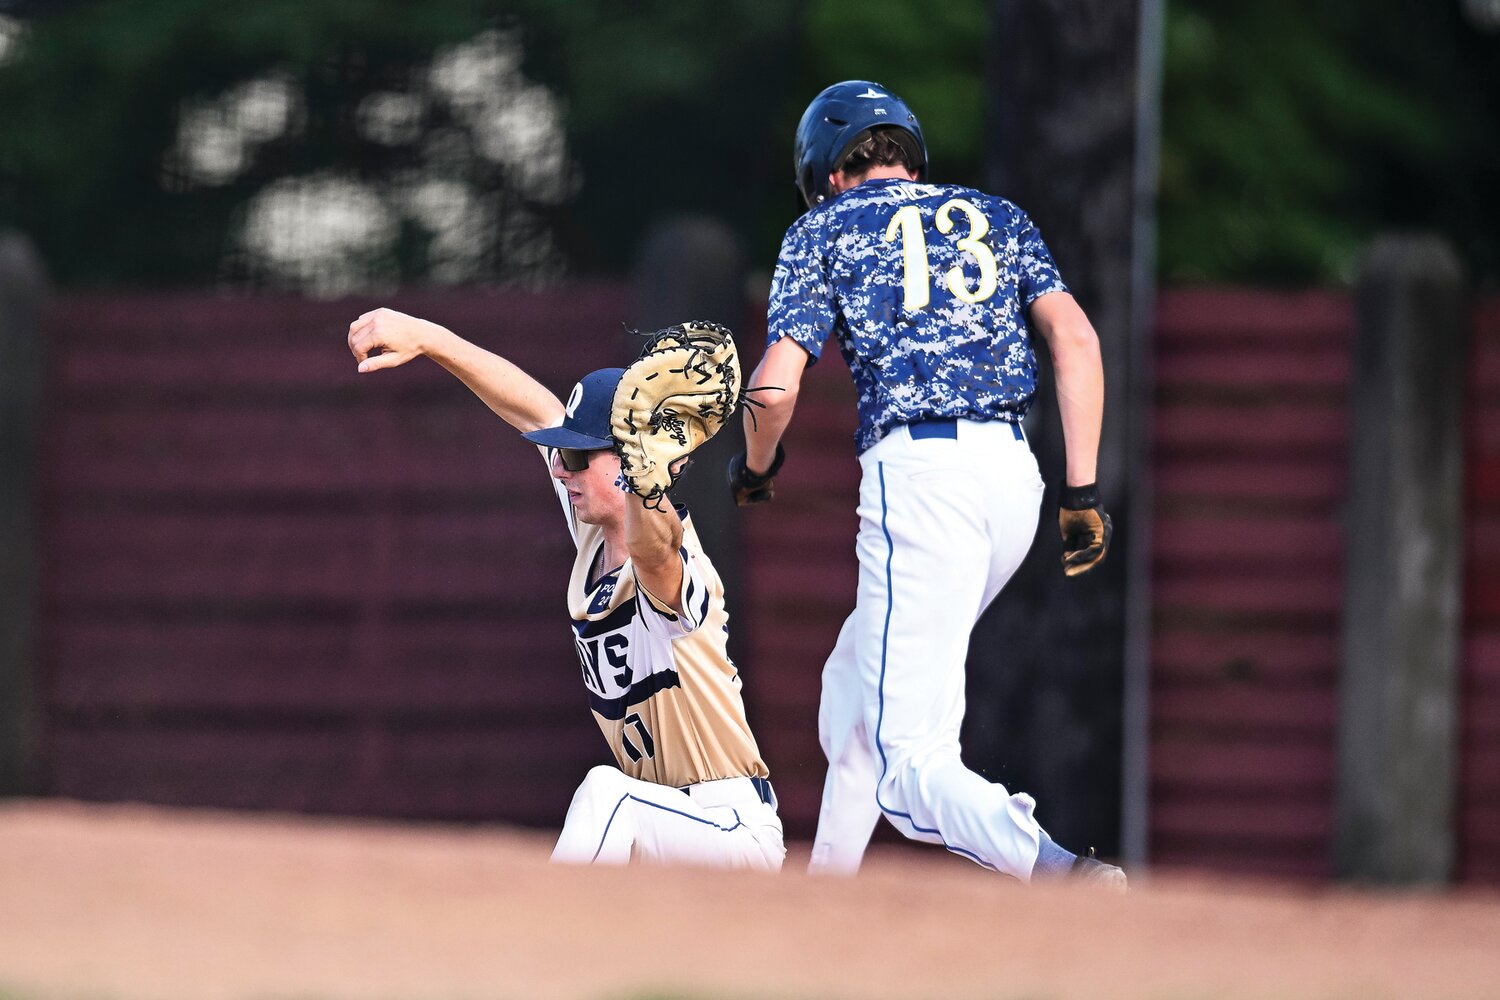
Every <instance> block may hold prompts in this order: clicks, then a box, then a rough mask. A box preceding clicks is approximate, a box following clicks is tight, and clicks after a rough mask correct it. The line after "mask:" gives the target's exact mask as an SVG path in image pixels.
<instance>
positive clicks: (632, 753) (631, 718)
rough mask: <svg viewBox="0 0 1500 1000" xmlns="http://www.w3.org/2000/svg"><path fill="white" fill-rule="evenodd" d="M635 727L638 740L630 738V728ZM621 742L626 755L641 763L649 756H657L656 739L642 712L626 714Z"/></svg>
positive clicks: (621, 732)
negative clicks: (652, 735) (642, 716)
mask: <svg viewBox="0 0 1500 1000" xmlns="http://www.w3.org/2000/svg"><path fill="white" fill-rule="evenodd" d="M631 729H634V730H635V733H636V740H639V741H640V745H639V746H637V745H636V740H632V739H631V738H630V730H631ZM620 744H621V746H623V747H624V748H625V756H627V757H629V758H630V759H631V760H632V761H634V762H635V763H637V764H639V763H640V762H641V761H642V760H644V759H645V758H647V757H655V756H656V740H654V739H652V738H651V730H649V729H647V728H646V723H645V721H644V720H642V719H641V713H639V712H631V713H630V714H629V715H627V716H625V728H624V729H622V730H621V731H620Z"/></svg>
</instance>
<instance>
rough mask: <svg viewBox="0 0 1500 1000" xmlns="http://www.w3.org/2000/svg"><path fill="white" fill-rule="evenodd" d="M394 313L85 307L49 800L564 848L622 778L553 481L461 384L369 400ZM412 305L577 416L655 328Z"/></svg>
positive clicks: (50, 577)
mask: <svg viewBox="0 0 1500 1000" xmlns="http://www.w3.org/2000/svg"><path fill="white" fill-rule="evenodd" d="M373 304H374V303H372V302H338V303H311V302H301V301H294V300H284V299H251V300H244V299H218V298H210V297H177V296H153V297H147V296H128V297H70V298H67V299H65V300H64V301H62V302H61V303H60V304H59V305H58V306H57V308H56V309H55V311H54V314H53V317H52V322H51V338H52V342H51V364H52V371H51V383H50V386H49V391H48V402H47V421H46V431H45V434H46V439H45V444H44V448H45V459H44V466H43V473H42V486H41V497H40V500H41V506H42V514H43V526H42V532H43V541H42V545H41V553H40V556H41V591H42V593H41V602H40V604H41V611H40V616H41V620H40V622H39V633H40V660H41V663H40V668H41V677H40V678H39V692H38V697H39V702H40V704H39V714H40V720H39V721H40V735H41V748H40V749H41V764H42V767H41V772H42V775H43V780H44V789H45V791H46V792H48V793H51V794H55V795H63V796H75V797H79V798H85V799H137V800H145V801H151V802H165V803H187V804H204V805H215V806H229V807H245V808H272V809H296V810H311V811H332V812H342V813H373V814H382V815H395V816H422V817H442V818H455V819H478V818H494V817H503V818H506V819H510V820H515V821H521V822H531V823H549V824H550V823H553V822H555V821H556V820H557V819H558V818H559V817H560V816H561V815H562V812H563V811H564V810H565V808H566V806H567V802H568V799H569V797H570V794H571V790H572V788H573V786H574V785H575V784H576V782H577V779H578V777H579V776H580V775H581V774H582V773H583V771H584V769H585V768H586V767H587V766H588V765H589V764H591V763H593V762H595V761H596V760H602V759H603V746H602V742H601V741H600V740H599V738H598V735H597V730H595V729H594V726H593V723H592V721H591V720H590V718H589V716H588V713H587V711H586V702H585V701H584V699H583V694H582V689H581V687H580V685H579V684H578V679H577V669H578V668H577V665H576V662H575V655H574V652H573V649H572V646H571V644H570V643H569V642H568V639H567V637H568V632H567V625H566V622H565V621H563V620H562V618H561V617H560V612H559V610H558V598H557V595H558V594H559V593H560V592H561V590H562V588H563V587H564V585H565V582H566V578H567V571H568V566H569V564H570V562H571V554H570V551H571V547H570V544H569V542H568V538H567V534H566V531H565V530H564V529H563V526H562V523H561V515H560V514H559V513H558V511H557V508H556V504H555V501H554V500H553V499H552V494H551V491H550V490H549V489H548V488H547V486H546V483H545V480H544V478H543V477H544V476H545V475H546V470H545V468H544V467H543V466H542V464H541V462H540V461H539V459H538V457H537V455H536V452H535V450H534V449H532V448H531V447H530V446H527V445H526V444H525V443H524V442H522V441H521V440H520V439H519V438H518V437H517V436H516V435H515V434H514V433H512V432H511V431H510V430H509V429H508V428H506V427H505V426H504V424H502V423H501V422H500V421H499V420H497V419H495V418H494V417H493V416H492V415H491V414H490V413H489V412H488V411H487V410H486V409H485V408H484V406H483V405H482V404H480V403H479V402H478V401H476V400H475V399H474V398H473V397H472V396H470V395H469V394H468V393H467V392H465V391H463V390H462V388H461V387H459V386H458V385H457V384H456V383H455V382H454V381H453V380H452V379H451V377H449V376H448V375H446V374H445V373H442V372H441V371H440V370H439V369H438V368H437V367H436V366H435V365H432V364H430V363H427V362H420V363H418V364H413V365H408V366H407V367H405V368H402V369H400V370H398V371H394V372H387V373H383V374H381V375H377V376H367V377H358V376H356V373H355V371H354V362H353V359H352V358H351V357H350V355H349V353H348V350H347V348H346V346H345V335H346V332H347V326H348V323H349V321H350V320H352V319H353V318H354V317H355V316H356V315H357V314H358V313H359V312H360V311H362V310H364V309H366V308H369V307H371V306H372V305H373ZM397 304H399V305H402V306H404V307H406V308H409V309H410V310H411V311H413V312H417V313H419V314H423V315H428V316H431V317H432V318H434V319H438V320H440V321H443V322H445V323H447V324H449V325H451V326H453V327H454V328H456V329H459V330H462V331H463V332H465V333H466V334H468V335H469V336H470V337H472V338H473V339H475V340H476V341H478V342H480V343H481V344H485V345H488V346H494V347H496V348H499V349H502V350H504V351H505V352H507V353H508V354H510V355H511V356H513V357H514V358H515V359H516V360H517V361H518V362H519V363H521V364H522V365H524V366H525V367H527V368H528V369H530V370H532V371H533V372H535V373H536V374H537V375H538V377H540V378H541V379H542V380H543V381H545V382H547V383H548V384H549V385H551V386H552V387H553V388H555V389H560V390H562V391H566V389H567V387H568V386H569V385H571V383H572V381H573V379H574V378H575V377H576V376H577V375H578V374H580V373H581V372H583V371H587V370H589V369H591V368H593V367H597V366H600V365H603V364H606V363H614V362H616V361H617V360H618V358H619V348H620V338H619V334H618V331H619V329H620V322H621V320H623V319H625V318H627V316H628V300H627V297H626V295H625V294H624V293H623V291H622V290H620V289H615V288H603V289H591V290H590V289H585V290H570V291H568V292H567V293H559V294H555V295H544V296H543V295H520V294H506V295H476V294H472V293H470V294H465V295H463V296H461V297H455V298H451V299H450V298H442V297H435V296H433V297H420V296H406V297H403V298H402V299H401V300H400V301H399V302H398V303H397Z"/></svg>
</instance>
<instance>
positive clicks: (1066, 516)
mask: <svg viewBox="0 0 1500 1000" xmlns="http://www.w3.org/2000/svg"><path fill="white" fill-rule="evenodd" d="M1057 527H1058V530H1059V531H1060V532H1061V533H1062V542H1063V556H1062V564H1063V572H1064V573H1066V574H1067V575H1068V576H1079V575H1081V574H1083V573H1087V572H1088V571H1089V570H1091V569H1093V568H1094V567H1095V566H1097V565H1099V564H1100V563H1102V562H1103V561H1104V557H1105V555H1106V554H1107V553H1108V552H1109V540H1110V537H1111V536H1112V535H1113V534H1114V531H1115V527H1114V523H1113V522H1112V521H1110V519H1109V515H1108V514H1106V513H1105V512H1104V505H1103V504H1102V503H1100V502H1099V486H1098V484H1097V483H1089V484H1088V485H1087V486H1066V487H1064V488H1063V491H1062V497H1061V499H1060V502H1059V509H1058V511H1057Z"/></svg>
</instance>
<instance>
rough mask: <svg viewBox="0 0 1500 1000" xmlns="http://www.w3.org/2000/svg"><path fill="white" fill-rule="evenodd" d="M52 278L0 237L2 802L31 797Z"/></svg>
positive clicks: (17, 241)
mask: <svg viewBox="0 0 1500 1000" xmlns="http://www.w3.org/2000/svg"><path fill="white" fill-rule="evenodd" d="M45 298H46V278H45V275H44V273H43V270H42V265H41V261H40V259H39V258H38V257H37V254H36V251H35V250H34V249H33V248H32V245H31V242H30V241H29V240H27V239H26V238H25V237H23V236H21V235H20V234H18V233H14V232H5V231H0V796H7V795H24V794H27V793H29V792H31V791H33V788H32V774H31V767H30V764H31V731H30V728H31V719H30V710H31V699H32V677H33V676H34V674H35V671H34V664H35V643H34V640H33V621H34V618H35V608H36V557H35V548H36V517H35V509H36V506H35V495H36V480H37V477H36V466H37V436H38V429H39V419H38V411H39V410H40V408H41V398H42V379H43V357H44V351H43V346H42V305H43V302H44V300H45Z"/></svg>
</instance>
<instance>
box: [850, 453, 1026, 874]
mask: <svg viewBox="0 0 1500 1000" xmlns="http://www.w3.org/2000/svg"><path fill="white" fill-rule="evenodd" d="M876 468H877V469H878V470H879V472H880V530H881V531H882V532H883V533H884V534H885V627H884V629H883V630H882V632H881V634H880V684H879V687H878V694H879V698H880V709H879V712H878V714H877V715H876V717H875V749H876V750H878V751H880V780H879V781H877V782H876V783H875V804H876V805H877V806H879V807H880V811H881V812H883V813H889V814H890V815H892V816H900V817H902V818H904V819H905V820H906V821H907V822H908V823H910V824H911V828H912V829H913V830H916V831H917V832H919V833H931V834H936V835H937V837H938V838H939V839H940V840H942V842H943V846H944V847H945V848H947V849H948V850H950V851H952V852H953V853H954V854H959V855H962V856H963V857H966V858H968V859H969V860H970V861H972V862H974V863H975V864H977V865H979V866H980V867H982V868H988V869H990V870H991V871H995V870H997V869H996V868H995V866H994V865H992V864H990V863H989V862H987V861H985V860H984V859H983V858H981V857H980V856H979V855H977V854H975V853H974V852H973V851H966V850H964V849H963V848H962V847H954V846H953V845H952V844H950V843H948V839H947V838H946V837H944V836H943V832H942V831H941V830H933V829H929V828H928V827H925V826H919V825H917V821H916V820H914V819H912V816H911V813H905V812H901V811H900V810H899V809H891V808H890V807H888V806H887V805H886V804H885V803H884V802H882V801H880V786H881V785H882V784H884V783H885V775H886V771H887V770H888V768H889V764H888V762H887V761H886V756H885V744H884V743H882V742H881V741H880V728H881V726H882V725H883V724H884V723H885V661H886V654H887V653H888V652H889V648H890V637H891V613H892V612H893V611H894V610H895V607H896V594H895V588H894V586H893V584H892V579H891V563H892V562H893V561H894V560H895V557H896V546H895V543H894V542H892V541H891V529H890V527H889V526H888V525H887V524H886V518H887V516H888V515H889V512H890V507H889V505H888V504H887V503H886V499H885V463H884V462H877V463H876Z"/></svg>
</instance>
